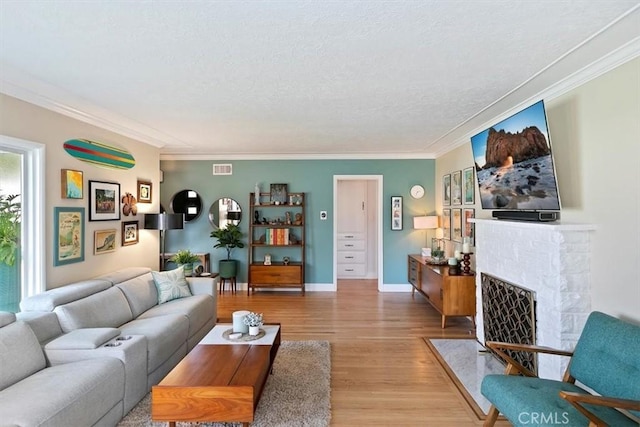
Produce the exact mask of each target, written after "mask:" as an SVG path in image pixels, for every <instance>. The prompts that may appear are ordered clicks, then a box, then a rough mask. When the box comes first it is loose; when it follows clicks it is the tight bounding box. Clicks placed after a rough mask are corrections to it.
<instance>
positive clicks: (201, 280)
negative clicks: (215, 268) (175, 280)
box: [187, 277, 216, 297]
mask: <svg viewBox="0 0 640 427" xmlns="http://www.w3.org/2000/svg"><path fill="white" fill-rule="evenodd" d="M187 282H188V283H189V289H191V293H192V294H193V295H212V296H214V297H215V296H216V279H215V277H187Z"/></svg>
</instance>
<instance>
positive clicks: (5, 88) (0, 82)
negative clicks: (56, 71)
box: [0, 63, 182, 148]
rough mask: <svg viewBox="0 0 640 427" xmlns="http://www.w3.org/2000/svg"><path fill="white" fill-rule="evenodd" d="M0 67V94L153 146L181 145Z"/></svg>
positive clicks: (154, 131) (46, 85)
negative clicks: (0, 71)
mask: <svg viewBox="0 0 640 427" xmlns="http://www.w3.org/2000/svg"><path fill="white" fill-rule="evenodd" d="M0 70H2V73H0V74H1V75H0V92H1V93H4V94H6V95H9V96H12V97H14V98H17V99H19V100H21V101H25V102H28V103H31V104H34V105H37V106H39V107H42V108H45V109H47V110H50V111H53V112H56V113H59V114H62V115H64V116H67V117H71V118H73V119H76V120H79V121H81V122H83V123H87V124H90V125H93V126H96V127H99V128H101V129H105V130H108V131H111V132H114V133H117V134H119V135H122V136H126V137H129V138H132V139H135V140H137V141H141V142H144V143H145V144H148V145H151V146H154V147H158V148H161V147H164V146H165V145H167V144H168V143H174V144H176V143H179V144H182V142H181V141H179V140H177V139H175V138H172V137H170V136H168V135H166V134H164V133H162V132H160V131H158V130H157V129H153V128H151V127H149V126H146V125H144V124H142V123H139V122H136V121H135V120H131V119H129V118H127V117H124V116H121V115H119V114H116V113H113V112H112V111H109V110H107V109H104V108H100V107H98V106H96V105H94V104H92V103H90V102H89V101H87V100H84V99H82V98H80V97H78V96H76V95H73V94H71V93H69V92H67V91H65V90H63V89H60V88H58V87H56V86H54V85H52V84H49V83H46V82H44V81H42V80H39V79H36V78H35V77H33V76H31V75H30V74H28V73H25V72H22V71H20V70H18V69H16V68H14V67H12V66H9V65H7V64H5V63H0ZM57 100H64V101H57Z"/></svg>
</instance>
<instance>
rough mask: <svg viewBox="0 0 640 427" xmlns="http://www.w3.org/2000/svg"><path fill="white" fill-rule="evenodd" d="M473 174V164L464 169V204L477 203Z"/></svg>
mask: <svg viewBox="0 0 640 427" xmlns="http://www.w3.org/2000/svg"><path fill="white" fill-rule="evenodd" d="M474 179H475V178H474V176H473V166H472V167H470V168H466V169H465V170H464V171H462V186H463V187H462V193H463V194H464V204H465V205H472V204H474V203H475V195H476V186H475V181H474Z"/></svg>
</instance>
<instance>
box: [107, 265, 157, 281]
mask: <svg viewBox="0 0 640 427" xmlns="http://www.w3.org/2000/svg"><path fill="white" fill-rule="evenodd" d="M150 271H151V269H150V268H148V267H128V268H123V269H121V270H117V271H113V272H111V273H107V274H103V275H101V276H98V277H96V279H101V280H107V281H109V282H111V284H112V285H117V284H118V283H123V282H126V281H127V280H131V279H133V278H136V277H138V276H143V275H145V274H147V273H149V272H150Z"/></svg>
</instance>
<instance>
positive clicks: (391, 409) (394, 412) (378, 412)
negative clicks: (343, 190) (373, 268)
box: [218, 280, 498, 427]
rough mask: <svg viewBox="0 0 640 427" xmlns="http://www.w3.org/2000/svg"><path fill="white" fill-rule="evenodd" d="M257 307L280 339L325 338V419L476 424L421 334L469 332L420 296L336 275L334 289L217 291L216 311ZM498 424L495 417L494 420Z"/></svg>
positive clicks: (463, 321) (335, 422)
mask: <svg viewBox="0 0 640 427" xmlns="http://www.w3.org/2000/svg"><path fill="white" fill-rule="evenodd" d="M243 309H246V310H251V311H257V312H261V313H264V320H265V322H280V323H281V324H282V339H283V340H327V341H329V342H330V343H331V414H332V420H331V425H332V426H363V425H389V426H437V427H448V426H452V427H453V426H455V427H465V426H479V425H482V422H481V421H479V420H478V419H477V417H476V416H475V414H474V413H473V411H472V410H471V409H470V408H469V406H468V405H467V404H466V402H465V401H464V399H463V398H462V396H461V395H460V393H459V392H458V391H457V389H456V387H455V386H454V384H453V382H452V381H451V380H450V379H449V378H448V377H447V375H446V373H445V372H444V370H443V369H442V367H441V366H440V365H439V364H438V362H437V360H436V359H435V357H434V355H433V354H432V353H431V351H430V350H429V349H428V347H427V345H426V344H425V343H424V341H423V340H422V337H438V338H460V337H469V336H473V333H474V332H473V324H472V323H471V321H470V320H469V319H467V318H451V319H450V320H449V319H447V322H448V326H447V328H446V329H444V330H443V329H441V328H440V315H439V313H437V312H436V311H435V310H434V309H433V308H432V307H431V306H430V305H429V303H428V302H427V301H426V300H425V299H424V297H422V296H421V295H418V294H417V293H416V295H415V296H414V297H412V296H411V293H379V292H378V291H377V289H376V282H375V281H371V280H340V281H339V282H338V291H337V292H335V293H334V292H307V293H306V295H305V296H302V295H301V294H300V292H294V291H292V292H269V291H258V292H257V293H255V294H252V295H251V296H247V294H246V290H245V291H238V293H237V294H235V295H232V294H231V293H230V292H229V291H226V292H225V293H223V294H222V295H218V317H219V318H220V319H221V321H229V320H228V319H231V313H233V312H234V311H236V310H243ZM496 425H498V424H496Z"/></svg>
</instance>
